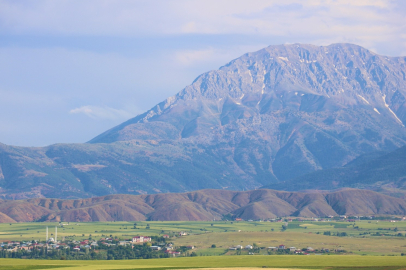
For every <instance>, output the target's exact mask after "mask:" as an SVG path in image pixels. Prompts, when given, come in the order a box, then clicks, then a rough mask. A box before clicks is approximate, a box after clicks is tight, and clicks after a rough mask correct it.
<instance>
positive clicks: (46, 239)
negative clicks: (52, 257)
mask: <svg viewBox="0 0 406 270" xmlns="http://www.w3.org/2000/svg"><path fill="white" fill-rule="evenodd" d="M45 241H46V242H47V243H48V226H47V232H46V238H45Z"/></svg>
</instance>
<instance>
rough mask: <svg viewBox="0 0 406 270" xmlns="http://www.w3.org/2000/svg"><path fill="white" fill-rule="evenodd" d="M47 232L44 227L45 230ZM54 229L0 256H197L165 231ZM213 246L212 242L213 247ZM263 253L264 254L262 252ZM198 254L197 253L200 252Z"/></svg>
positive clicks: (235, 249) (250, 251) (247, 250)
mask: <svg viewBox="0 0 406 270" xmlns="http://www.w3.org/2000/svg"><path fill="white" fill-rule="evenodd" d="M47 234H48V229H47ZM187 235H188V233H186V232H184V231H181V232H178V233H176V235H175V236H176V237H185V236H187ZM56 237H57V228H56V229H55V238H53V237H50V238H47V240H46V241H42V242H41V241H37V240H32V241H22V242H16V241H3V242H2V243H1V244H0V258H27V259H30V258H53V259H55V258H58V257H60V258H61V259H90V260H91V259H95V260H97V259H123V258H124V259H125V258H127V259H137V258H138V259H140V258H143V259H148V258H169V257H179V256H184V257H188V256H199V252H198V249H199V248H198V247H195V246H193V245H188V246H175V245H174V244H173V242H171V238H172V237H174V236H170V235H168V234H164V235H163V236H134V237H132V238H130V239H127V240H122V239H118V238H117V237H103V238H100V239H98V240H95V239H85V240H74V239H65V238H63V239H62V241H58V240H57V238H56ZM215 247H216V245H214V244H213V245H212V248H215ZM224 250H225V253H224V254H226V253H227V255H255V254H268V255H277V254H292V255H293V254H296V255H310V254H321V253H330V252H333V253H342V252H345V251H344V250H340V249H336V250H332V251H330V250H329V249H321V250H317V249H314V248H312V247H305V248H300V249H298V248H296V247H287V246H285V245H283V244H281V245H278V246H276V247H260V246H258V245H257V244H255V243H253V244H252V245H245V246H242V245H236V246H232V247H228V248H224ZM264 252H265V253H264ZM200 256H201V254H200Z"/></svg>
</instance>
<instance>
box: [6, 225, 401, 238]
mask: <svg viewBox="0 0 406 270" xmlns="http://www.w3.org/2000/svg"><path fill="white" fill-rule="evenodd" d="M135 223H136V224H137V225H136V229H134V228H133V227H134V222H88V223H75V222H70V223H64V224H66V225H64V226H63V228H61V227H59V226H58V223H10V224H8V223H2V224H0V240H33V239H42V240H44V239H45V228H46V226H48V227H49V233H50V234H51V233H53V232H54V228H55V226H58V238H59V237H75V238H77V239H87V238H89V235H91V236H92V237H93V238H100V237H102V236H110V235H114V236H117V237H119V238H122V239H124V238H129V237H131V236H133V235H150V236H152V235H163V234H169V235H174V234H176V233H178V232H180V231H185V232H187V233H188V234H205V233H212V232H215V233H222V232H238V231H241V232H269V233H272V232H280V231H281V228H282V227H281V226H282V225H283V224H284V223H282V222H233V223H232V222H230V221H227V222H224V221H212V222H194V221H188V222H184V221H165V222H161V221H142V222H139V221H137V222H135ZM147 224H149V229H147V228H146V227H147ZM357 227H358V228H357ZM395 228H397V229H396V231H395ZM272 230H273V231H272ZM325 231H331V232H334V233H335V232H346V233H347V234H348V236H353V237H363V236H365V237H371V235H370V234H376V233H378V234H391V236H394V235H395V234H398V233H402V234H405V233H406V222H405V221H401V222H394V223H392V222H388V221H357V222H354V223H349V222H337V221H331V222H330V221H326V222H315V221H306V222H297V221H294V222H289V223H288V227H287V230H286V231H285V232H299V233H314V234H316V233H321V234H323V232H325ZM362 233H367V234H365V235H361V236H360V234H362Z"/></svg>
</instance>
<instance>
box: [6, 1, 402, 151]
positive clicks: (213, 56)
mask: <svg viewBox="0 0 406 270" xmlns="http://www.w3.org/2000/svg"><path fill="white" fill-rule="evenodd" d="M405 17H406V1H403V0H397V1H390V0H357V1H350V0H335V1H334V0H308V1H297V0H296V1H290V0H284V1H272V0H268V1H260V0H250V1H246V0H243V1H240V0H232V1H231V0H182V1H181V0H164V1H159V0H149V1H141V0H114V1H113V0H111V1H109V0H58V1H54V0H35V1H24V0H21V1H14V0H10V1H5V0H0V126H1V128H0V142H1V143H5V144H11V145H20V146H45V145H49V144H53V143H76V142H86V141H88V140H90V139H91V138H93V137H94V136H96V135H98V134H99V133H101V132H103V131H105V130H107V129H109V128H111V127H113V126H115V125H117V124H119V123H121V122H123V121H125V120H127V119H129V118H132V117H134V116H136V115H137V114H139V113H142V112H144V111H145V110H147V109H149V108H151V107H152V106H154V105H155V104H156V103H158V102H160V101H162V100H164V99H165V98H167V97H168V96H171V95H174V94H176V93H177V92H178V91H180V90H181V89H182V88H184V87H185V86H186V85H188V84H190V83H191V82H192V81H193V80H194V79H195V78H196V77H197V76H198V75H199V74H201V73H203V72H206V71H209V70H212V69H217V68H219V67H220V66H222V65H224V64H225V63H227V62H229V61H231V60H232V59H234V58H237V57H239V56H240V55H242V54H244V53H246V52H249V51H256V50H259V49H261V48H263V47H266V46H268V45H276V44H283V43H311V44H315V45H329V44H331V43H336V42H349V43H355V44H358V45H361V46H364V47H366V48H368V49H370V50H372V51H374V52H377V53H379V54H384V55H389V56H401V55H402V56H404V55H406V19H405Z"/></svg>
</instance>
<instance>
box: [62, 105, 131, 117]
mask: <svg viewBox="0 0 406 270" xmlns="http://www.w3.org/2000/svg"><path fill="white" fill-rule="evenodd" d="M69 113H71V114H84V115H86V116H88V117H91V118H94V119H102V120H119V119H122V120H125V119H128V118H130V117H132V116H133V115H132V114H131V113H129V112H127V111H124V110H119V109H114V108H109V107H98V106H90V105H87V106H82V107H79V108H75V109H72V110H70V111H69Z"/></svg>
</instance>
